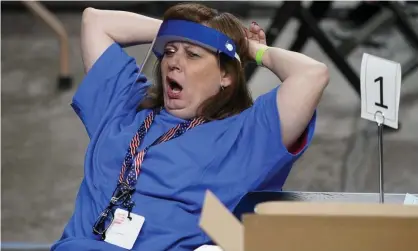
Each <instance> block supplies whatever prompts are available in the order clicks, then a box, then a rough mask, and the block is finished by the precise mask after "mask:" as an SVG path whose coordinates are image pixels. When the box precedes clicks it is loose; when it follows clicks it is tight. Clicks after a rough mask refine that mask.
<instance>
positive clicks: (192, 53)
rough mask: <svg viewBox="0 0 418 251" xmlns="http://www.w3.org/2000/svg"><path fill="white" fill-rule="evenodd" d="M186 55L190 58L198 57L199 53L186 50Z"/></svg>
mask: <svg viewBox="0 0 418 251" xmlns="http://www.w3.org/2000/svg"><path fill="white" fill-rule="evenodd" d="M187 55H188V56H189V57H191V58H198V57H200V55H199V54H196V53H194V52H192V51H188V52H187Z"/></svg>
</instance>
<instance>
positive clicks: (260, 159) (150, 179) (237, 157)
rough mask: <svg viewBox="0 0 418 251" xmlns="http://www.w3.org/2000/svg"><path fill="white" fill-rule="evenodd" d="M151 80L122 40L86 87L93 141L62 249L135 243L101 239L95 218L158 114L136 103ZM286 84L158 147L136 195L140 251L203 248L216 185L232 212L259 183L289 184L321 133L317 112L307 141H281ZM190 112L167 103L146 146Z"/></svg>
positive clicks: (81, 102)
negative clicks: (177, 112) (204, 218)
mask: <svg viewBox="0 0 418 251" xmlns="http://www.w3.org/2000/svg"><path fill="white" fill-rule="evenodd" d="M148 86H149V83H148V82H147V79H146V77H145V76H143V75H139V74H138V66H137V64H136V62H135V59H134V58H132V57H130V56H129V55H127V54H126V52H125V51H124V50H123V48H121V46H120V45H119V44H117V43H114V44H112V45H111V46H110V47H109V48H108V49H107V50H106V51H105V52H104V53H103V54H102V55H101V57H100V58H99V59H98V60H97V61H96V63H95V64H94V65H93V67H92V68H91V70H90V71H89V72H88V74H87V75H86V76H85V78H84V80H83V81H82V83H81V84H80V86H79V87H78V90H77V92H76V93H75V95H74V97H73V102H72V107H73V109H74V110H75V112H76V113H77V114H78V116H79V117H80V119H81V121H82V122H83V124H84V126H85V128H86V131H87V134H88V136H89V137H90V143H89V145H88V149H87V152H86V156H85V162H84V178H83V180H82V183H81V185H80V189H79V192H78V194H77V198H76V202H75V208H74V213H73V215H72V217H71V218H70V220H69V222H68V224H67V225H66V227H65V229H64V232H63V235H62V237H61V238H60V240H58V241H57V242H56V243H55V244H54V245H53V247H52V250H56V251H63V250H71V251H73V250H109V251H116V250H125V249H123V248H120V247H117V246H115V245H112V244H109V243H106V242H104V241H100V240H99V237H98V236H95V235H94V234H93V233H92V227H93V224H94V223H95V221H96V219H97V217H98V216H99V214H100V213H101V212H102V210H103V209H104V208H105V207H106V206H107V205H108V203H109V200H110V197H111V195H112V192H113V190H114V189H115V186H116V184H117V178H118V175H119V173H120V169H121V166H122V161H123V159H124V157H125V153H126V150H127V147H128V145H129V142H130V141H131V139H132V137H133V135H134V134H135V132H136V131H137V129H138V128H139V126H140V125H141V123H142V122H143V120H144V119H145V117H146V116H147V114H148V113H149V110H143V111H139V112H138V111H137V109H136V108H137V106H138V104H139V102H140V100H141V98H143V97H144V95H145V94H146V90H147V88H148ZM276 91H277V88H275V89H273V90H272V91H270V92H268V93H266V94H264V95H262V96H260V97H259V98H258V99H257V100H256V101H255V103H254V105H253V106H252V107H251V108H249V109H247V110H245V111H243V112H242V113H241V114H239V115H236V116H233V117H229V118H227V119H223V120H219V121H212V122H209V123H206V124H203V125H200V126H198V127H195V128H193V129H191V130H189V131H188V132H186V133H185V134H183V135H182V136H180V137H178V138H176V139H173V140H170V141H168V142H165V143H162V144H159V145H157V146H154V147H152V148H151V149H150V150H149V151H148V154H147V155H146V157H145V159H144V162H143V165H142V171H141V174H140V176H139V179H138V183H137V185H136V192H135V193H134V195H133V200H134V201H135V203H136V206H135V207H134V208H133V212H134V213H136V214H139V215H142V216H144V217H145V224H144V226H143V227H142V230H141V232H140V234H139V236H138V238H137V241H136V243H135V245H134V247H133V250H140V251H143V250H146V251H153V250H155V251H161V250H180V251H182V250H193V249H195V248H197V247H199V246H201V245H203V244H205V243H209V242H210V239H209V237H208V236H207V235H206V234H205V233H203V231H202V230H201V229H200V228H199V226H198V221H199V216H200V213H201V208H202V203H203V199H204V194H205V191H206V190H207V189H210V190H211V191H212V192H213V193H214V194H215V195H216V196H217V197H218V198H219V199H220V200H221V201H222V202H223V203H224V204H225V206H227V207H228V208H229V210H231V211H232V210H233V209H234V207H235V206H236V205H237V204H238V202H239V201H240V199H241V198H242V196H244V195H245V194H246V193H247V192H249V191H257V190H262V189H275V190H280V189H281V187H282V186H283V184H284V182H285V180H286V178H287V176H288V174H289V171H290V169H291V166H292V164H293V162H294V161H295V160H296V159H297V158H298V157H299V156H300V155H301V154H302V153H303V152H304V151H305V150H306V148H307V147H308V145H309V144H310V142H311V140H312V137H313V133H314V128H315V119H316V113H315V115H314V116H313V118H312V120H311V122H310V124H309V126H308V128H307V144H306V145H305V146H304V148H303V149H302V150H301V151H299V153H297V154H291V153H289V152H288V151H287V149H286V148H285V146H284V145H283V144H282V140H281V135H280V122H279V115H278V109H277V102H276ZM182 121H183V120H182V119H179V118H177V117H174V116H172V115H171V114H169V113H168V112H166V111H165V110H163V111H162V112H161V113H160V114H159V115H157V116H156V118H155V120H154V123H153V124H152V126H151V129H150V131H149V132H148V134H146V136H145V138H144V141H143V142H142V144H141V145H140V149H143V148H144V147H146V146H148V145H149V144H151V143H152V142H153V141H154V140H155V139H157V138H158V137H159V136H160V135H162V134H163V133H164V132H166V131H167V130H169V129H170V128H171V127H173V126H175V125H177V124H178V123H180V122H182Z"/></svg>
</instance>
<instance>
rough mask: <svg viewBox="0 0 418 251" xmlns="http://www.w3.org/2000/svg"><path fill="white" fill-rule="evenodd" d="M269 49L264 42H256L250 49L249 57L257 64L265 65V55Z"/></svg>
mask: <svg viewBox="0 0 418 251" xmlns="http://www.w3.org/2000/svg"><path fill="white" fill-rule="evenodd" d="M269 49H270V47H269V46H267V45H265V44H257V45H254V46H253V48H252V50H251V58H252V59H253V60H254V61H255V62H256V63H257V65H259V66H263V65H266V64H265V63H266V57H267V52H268V50H269Z"/></svg>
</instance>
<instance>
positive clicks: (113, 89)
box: [71, 43, 142, 137]
mask: <svg viewBox="0 0 418 251" xmlns="http://www.w3.org/2000/svg"><path fill="white" fill-rule="evenodd" d="M138 70H139V67H138V66H137V65H136V61H135V59H134V58H133V57H130V56H129V55H128V54H127V53H126V52H125V51H124V50H123V48H122V47H121V46H120V45H119V44H117V43H113V44H112V45H110V46H109V47H108V48H107V49H106V50H105V51H104V52H103V54H102V55H101V56H100V57H99V58H98V59H97V61H96V62H95V63H94V64H93V66H92V68H91V69H90V70H89V72H88V73H87V74H86V76H85V77H84V79H83V80H82V82H81V84H80V85H79V87H78V89H77V91H76V93H75V95H74V97H73V99H72V103H71V106H72V107H73V109H74V111H75V112H76V113H77V115H78V116H79V118H80V119H81V121H82V122H83V124H84V126H85V127H86V130H87V133H88V134H89V136H90V137H91V135H93V134H94V132H95V130H96V128H97V126H98V125H99V123H100V121H101V119H102V118H103V116H104V114H105V112H106V111H107V110H108V109H109V107H111V106H112V104H114V103H115V102H121V98H123V97H125V96H126V95H124V94H126V92H127V91H128V90H129V88H130V87H131V86H132V84H133V83H134V82H136V81H137V80H138ZM140 84H142V83H140ZM125 98H126V97H125Z"/></svg>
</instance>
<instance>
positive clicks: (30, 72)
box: [1, 14, 418, 243]
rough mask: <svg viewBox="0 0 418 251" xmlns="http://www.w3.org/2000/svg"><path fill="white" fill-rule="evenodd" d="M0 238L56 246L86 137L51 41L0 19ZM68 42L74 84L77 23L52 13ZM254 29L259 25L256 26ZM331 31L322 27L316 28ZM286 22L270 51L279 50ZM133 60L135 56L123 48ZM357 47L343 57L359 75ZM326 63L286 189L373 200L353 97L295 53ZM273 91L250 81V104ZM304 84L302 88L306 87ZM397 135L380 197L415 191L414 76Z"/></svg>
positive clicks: (389, 142)
mask: <svg viewBox="0 0 418 251" xmlns="http://www.w3.org/2000/svg"><path fill="white" fill-rule="evenodd" d="M1 18H2V20H1V21H2V26H1V29H2V31H1V35H2V41H1V42H2V46H1V49H2V55H1V60H2V78H1V80H2V91H1V98H2V103H1V105H2V146H1V150H2V157H3V158H2V218H1V219H2V237H3V239H2V240H3V241H22V242H37V243H42V242H45V243H49V242H52V241H54V240H55V239H56V238H58V237H59V236H60V234H61V232H62V229H63V226H64V224H65V223H66V221H67V220H68V217H69V216H70V214H71V212H72V210H73V202H74V198H75V196H76V193H77V190H78V186H79V183H80V180H81V178H82V175H83V157H84V151H85V149H86V146H87V143H88V141H87V135H86V133H85V132H84V128H83V126H82V124H81V123H80V121H79V120H78V118H77V117H76V115H75V113H74V112H73V111H72V110H71V108H70V106H69V102H70V100H71V97H72V95H73V93H74V91H75V88H76V86H74V88H73V89H72V90H70V91H68V92H65V93H60V92H58V91H57V90H56V78H57V73H58V67H59V61H58V52H59V47H58V43H57V40H56V39H55V37H54V34H53V33H52V32H51V31H50V30H49V29H48V28H46V27H45V26H44V25H43V23H42V22H40V21H39V20H37V19H35V18H33V17H32V16H31V15H30V14H13V15H11V14H3V15H2V17H1ZM59 18H60V19H61V20H62V21H63V23H64V24H65V27H66V28H67V29H68V31H69V34H70V41H71V44H70V45H71V55H70V56H71V58H70V60H71V64H70V66H71V72H72V73H73V77H74V81H75V83H77V84H78V83H79V82H80V80H81V79H82V76H83V73H82V63H81V59H80V47H79V30H80V29H79V28H80V15H78V14H62V15H59ZM257 21H259V23H260V24H261V25H263V26H265V25H266V24H267V23H268V20H257ZM334 26H335V24H333V23H324V27H325V28H332V27H334ZM295 27H296V23H290V24H289V25H288V26H287V27H286V31H285V33H284V35H283V36H282V37H281V38H280V40H279V41H276V46H282V47H286V46H287V45H288V43H289V41H291V40H292V38H293V36H294V31H295ZM388 38H389V39H388V48H390V49H389V50H384V51H371V50H367V52H369V53H371V54H375V55H378V56H379V55H382V56H386V57H389V58H392V57H394V58H395V59H396V60H400V61H401V62H404V61H405V60H406V59H408V57H410V56H411V55H412V53H411V50H410V49H409V48H408V47H407V45H406V44H405V42H404V41H403V40H402V39H401V38H400V37H399V34H396V33H393V34H391V35H390V36H389V37H388ZM128 51H129V52H130V53H131V54H132V55H134V56H135V57H137V58H138V59H140V58H141V57H142V56H143V55H144V53H145V52H146V51H145V50H144V48H130V49H129V50H128ZM364 51H365V50H364V49H359V50H356V52H355V53H353V55H352V56H351V57H350V62H351V63H352V65H354V66H356V69H357V70H359V66H360V62H361V55H362V52H364ZM304 52H305V53H306V54H307V55H308V56H311V57H313V58H315V59H317V60H320V61H322V62H324V63H326V64H327V65H328V66H329V68H330V71H331V83H330V85H329V87H328V88H327V90H326V91H325V93H324V96H323V99H322V102H321V105H320V107H319V110H318V116H319V117H318V123H317V131H316V136H315V139H314V141H313V144H312V146H311V147H310V148H309V150H308V151H307V152H306V154H305V155H304V156H303V157H302V158H301V159H300V160H299V161H298V162H297V163H296V165H295V166H294V168H293V171H292V173H291V175H290V177H289V179H288V182H287V184H286V189H287V190H298V191H349V192H376V191H377V190H378V186H377V184H378V183H377V177H378V176H377V175H378V165H377V164H378V162H377V141H376V128H375V125H374V124H373V123H370V122H367V121H364V120H363V119H360V104H359V98H358V97H357V96H356V95H355V93H354V92H353V90H352V89H350V87H349V85H348V84H347V82H346V80H345V79H344V78H343V76H342V75H341V74H340V73H339V71H338V70H337V69H336V67H335V65H333V64H332V62H331V61H330V60H329V59H328V58H327V57H326V56H325V55H324V54H323V52H322V51H321V49H320V48H319V47H318V46H317V44H315V43H314V42H309V44H308V46H307V47H306V49H305V51H304ZM277 83H278V81H277V79H276V78H275V77H274V76H273V75H272V74H271V73H269V72H267V71H266V70H264V69H262V70H260V71H259V72H257V74H256V76H255V78H254V79H253V80H252V81H251V83H250V85H251V89H252V92H253V94H254V97H257V96H258V95H260V94H261V93H264V92H266V91H268V90H269V89H270V88H272V87H274V86H275V85H276V84H277ZM307 84H309V83H307ZM400 121H401V122H402V129H401V130H399V131H398V132H395V133H390V134H386V135H385V139H384V140H385V145H384V153H385V155H384V156H385V178H386V183H385V188H386V191H387V192H399V193H406V192H409V193H418V164H417V163H418V72H415V73H414V74H413V75H411V76H409V77H408V78H407V79H405V80H404V81H403V86H402V95H401V104H400Z"/></svg>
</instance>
